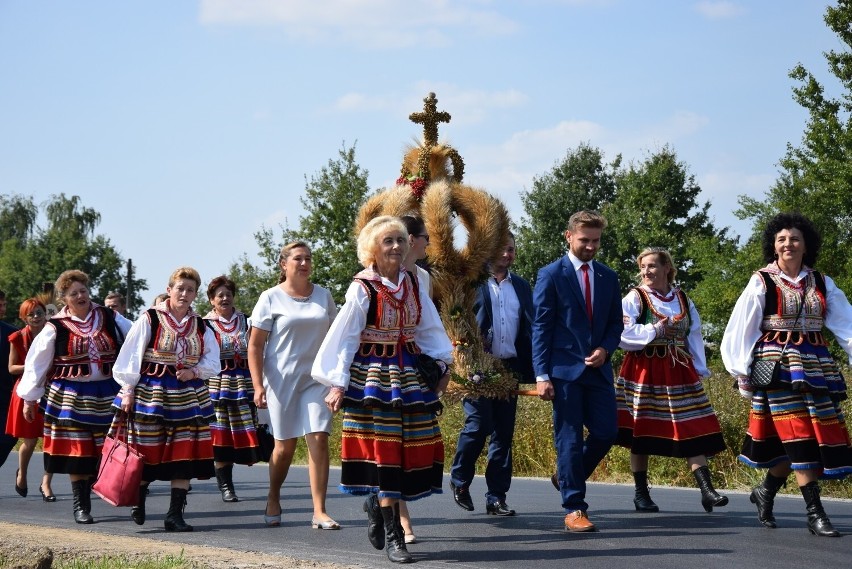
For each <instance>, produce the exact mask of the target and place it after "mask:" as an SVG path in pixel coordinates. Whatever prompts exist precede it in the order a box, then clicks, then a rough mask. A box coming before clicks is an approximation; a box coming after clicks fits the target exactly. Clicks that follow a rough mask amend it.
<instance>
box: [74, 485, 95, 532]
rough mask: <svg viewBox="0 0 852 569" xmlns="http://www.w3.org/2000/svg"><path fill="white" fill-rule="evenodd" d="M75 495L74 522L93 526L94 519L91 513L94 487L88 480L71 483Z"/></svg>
mask: <svg viewBox="0 0 852 569" xmlns="http://www.w3.org/2000/svg"><path fill="white" fill-rule="evenodd" d="M71 491H72V492H73V493H74V521H75V522H77V523H78V524H93V523H95V520H94V518H92V515H91V514H90V513H89V512H91V510H92V487H91V486H90V485H89V481H88V480H75V481H74V482H72V483H71Z"/></svg>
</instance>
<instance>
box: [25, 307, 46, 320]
mask: <svg viewBox="0 0 852 569" xmlns="http://www.w3.org/2000/svg"><path fill="white" fill-rule="evenodd" d="M43 316H44V310H41V309H39V310H36V311H35V312H30V313H29V314H27V318H41V317H43Z"/></svg>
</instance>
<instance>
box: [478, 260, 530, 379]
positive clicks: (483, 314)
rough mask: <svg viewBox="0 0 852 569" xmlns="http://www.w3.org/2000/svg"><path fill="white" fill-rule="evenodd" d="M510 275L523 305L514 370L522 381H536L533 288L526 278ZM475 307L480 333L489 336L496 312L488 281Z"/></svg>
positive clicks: (482, 287)
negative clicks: (533, 344)
mask: <svg viewBox="0 0 852 569" xmlns="http://www.w3.org/2000/svg"><path fill="white" fill-rule="evenodd" d="M510 275H511V277H510V278H511V279H512V281H511V282H512V288H514V289H515V294H516V295H518V301H519V302H520V305H521V306H520V312H521V313H520V320H519V324H518V328H519V329H518V336H517V338H516V339H515V353H516V354H517V362H516V365H515V366H513V369H512V371H514V372H517V373H518V374H519V375H520V377H519V378H518V380H519V381H520V382H521V383H531V382H534V381H535V374H534V373H533V365H532V321H533V300H532V288H530V283H528V282H527V281H526V279H524V278H522V277H520V276H519V275H516V274H515V273H510ZM473 309H474V310H475V311H476V323H477V324H478V325H479V332H480V334H482V337H483V338H488V336H489V335H490V333H491V331H492V328H493V326H494V312H493V311H492V308H491V292H490V291H489V290H488V283H487V282H486V283H484V284H482V285H480V286H479V290H478V291H477V294H476V302H475V303H474V305H473Z"/></svg>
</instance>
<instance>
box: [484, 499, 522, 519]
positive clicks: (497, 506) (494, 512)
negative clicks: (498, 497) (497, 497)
mask: <svg viewBox="0 0 852 569" xmlns="http://www.w3.org/2000/svg"><path fill="white" fill-rule="evenodd" d="M485 511H486V512H488V514H489V515H491V516H514V515H515V510H512V509H510V508H509V506H508V505H507V504H506V502H505V501H503V502H488V503H487V504H485Z"/></svg>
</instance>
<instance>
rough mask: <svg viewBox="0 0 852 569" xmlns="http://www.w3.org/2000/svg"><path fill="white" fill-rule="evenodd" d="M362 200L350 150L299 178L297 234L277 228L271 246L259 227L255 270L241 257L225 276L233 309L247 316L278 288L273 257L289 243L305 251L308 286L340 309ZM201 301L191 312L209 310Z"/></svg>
mask: <svg viewBox="0 0 852 569" xmlns="http://www.w3.org/2000/svg"><path fill="white" fill-rule="evenodd" d="M368 194H369V187H368V185H367V171H366V170H363V169H362V168H361V167H360V166H359V165H358V163H357V162H356V161H355V145H353V146H352V147H350V148H347V147H346V145H345V144H344V145H343V147H342V148H341V149H340V150H339V151H338V157H337V159H330V160H329V161H328V164H327V165H326V166H324V167H323V168H321V169H320V171H319V172H318V173H316V174H314V175H313V176H312V177H311V179H310V180H308V179H307V176H306V177H305V195H304V197H302V198H301V199H300V201H301V202H302V206H304V208H305V212H306V213H305V215H304V216H302V217H300V218H299V227H298V229H290V228H289V227H287V226H282V227H281V228H280V229H281V237H280V239H278V240H276V239H275V237H274V235H273V231H272V229H270V228H268V227H261V228H260V230H259V231H258V232H257V233H255V234H254V238H255V241H256V242H257V245H258V255H259V256H260V258H261V259H262V265H261V266H257V265H255V264H254V263H252V261H251V259H250V258H249V257H248V255H245V254H243V255H242V256H241V257H240V258H239V259H238V260H237V261H236V262H235V263H233V264H231V266H230V267H228V271H227V273H226V274H227V275H228V276H229V278H231V279H232V280H233V281H234V282H235V283H236V284H237V288H238V295H237V298H236V301H235V303H236V306H237V308H238V309H240V310H241V311H243V312H245V313H246V314H250V313H251V311H252V309H253V308H254V305H255V302H257V299H258V297H259V296H260V293H261V292H263V291H264V290H266V289H268V288H270V287H272V286H274V285H275V284H276V283H277V282H278V276H279V274H280V271H279V269H278V255H279V252H280V251H281V247H283V246H284V244H286V243H290V242H292V241H304V242H306V243H308V245H310V246H311V253H312V256H313V271H312V275H311V280H312V281H313V282H315V283H316V284H318V285H320V286H323V287H325V288H328V289H329V290H330V291H331V294H332V296H333V297H334V300H335V302H336V303H338V304H342V303H343V300H344V296H345V294H346V288H347V287H348V286H349V284H350V283H351V282H352V275H354V274H355V273H356V272H357V271H358V269H359V267H360V265H359V264H358V257H357V254H356V245H355V236H354V234H353V227H354V225H355V218H356V217H357V215H358V210H359V209H360V207H361V205H362V204H363V203H364V202H365V201H366V199H367V197H368ZM201 296H203V295H201ZM201 296H199V298H198V300H197V301H196V310H198V311H199V312H202V313H204V312H206V311H207V310H209V309H210V304H209V303H208V302H207V299H206V298H202V297H201Z"/></svg>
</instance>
